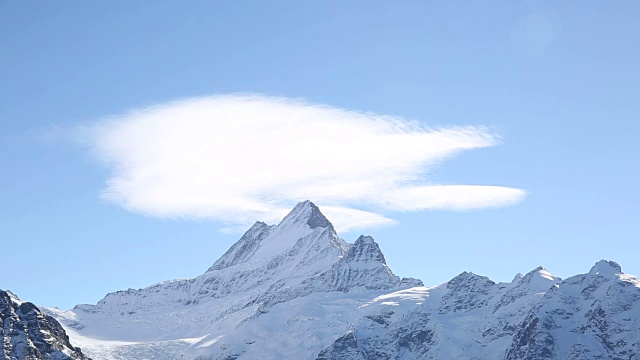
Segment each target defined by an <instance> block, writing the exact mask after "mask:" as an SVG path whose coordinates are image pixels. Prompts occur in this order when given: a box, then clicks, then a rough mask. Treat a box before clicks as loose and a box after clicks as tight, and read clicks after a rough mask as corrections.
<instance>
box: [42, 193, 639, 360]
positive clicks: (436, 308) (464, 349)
mask: <svg viewBox="0 0 640 360" xmlns="http://www.w3.org/2000/svg"><path fill="white" fill-rule="evenodd" d="M638 299H640V281H638V279H637V278H636V277H634V276H632V275H627V274H624V273H623V272H622V270H621V268H620V266H619V265H618V264H616V263H614V262H611V261H600V262H598V263H597V264H596V265H595V266H594V267H593V268H592V269H591V271H590V272H589V273H587V274H584V275H577V276H574V277H571V278H569V279H566V280H562V279H559V278H557V277H554V276H553V275H551V274H550V273H549V272H548V271H547V270H546V269H544V268H542V267H539V268H536V269H534V270H532V271H530V272H528V273H526V274H525V275H519V276H516V277H515V278H514V280H513V281H512V282H510V283H495V282H493V281H492V280H490V279H488V278H486V277H483V276H479V275H476V274H473V273H469V272H463V273H462V274H460V275H458V276H456V277H455V278H453V279H452V280H450V281H449V282H447V283H445V284H442V285H438V286H435V287H429V288H427V287H424V285H423V284H422V282H421V281H420V280H417V279H412V278H403V279H401V278H399V277H398V276H396V275H395V274H394V273H393V272H392V271H391V269H390V268H389V267H388V266H387V264H386V261H385V258H384V255H383V253H382V251H381V250H380V248H379V246H378V244H377V243H376V242H375V241H374V239H373V238H371V237H368V236H361V237H359V238H358V239H357V240H356V241H355V242H354V243H348V242H346V241H344V240H343V239H341V238H340V237H338V235H337V234H336V231H335V229H334V228H333V226H332V225H331V222H330V221H329V220H328V219H326V217H324V215H323V214H322V213H321V212H320V210H319V209H318V207H317V206H315V205H314V204H313V203H311V202H310V201H305V202H301V203H299V204H298V205H296V207H295V208H294V209H293V210H292V211H291V212H290V213H289V214H288V215H287V216H286V217H285V218H284V219H283V220H282V221H281V222H280V223H279V224H278V225H267V224H265V223H262V222H257V223H255V224H254V225H253V226H252V227H251V228H250V229H249V230H248V231H247V232H246V233H245V234H244V235H243V236H242V237H241V238H240V239H239V240H238V242H236V243H235V244H234V245H233V246H232V247H231V248H230V249H229V250H228V251H227V252H226V253H225V254H224V255H223V256H222V257H221V258H220V259H218V260H217V261H215V262H214V263H213V265H212V266H211V267H210V268H209V269H208V270H207V271H206V272H205V273H204V274H202V275H200V276H198V277H195V278H192V279H182V280H172V281H166V282H163V283H159V284H156V285H152V286H150V287H147V288H144V289H138V290H134V289H129V290H126V291H118V292H114V293H110V294H107V296H105V298H103V299H102V300H100V301H99V302H98V303H97V304H96V305H77V306H76V307H75V308H74V309H72V310H68V311H62V310H58V309H46V311H47V312H48V313H49V314H51V315H53V316H54V317H56V318H57V319H58V320H59V321H60V322H61V323H62V324H63V326H64V327H65V329H66V330H67V332H68V333H69V336H70V338H71V341H72V343H74V344H75V345H78V346H81V347H82V348H83V350H84V351H86V353H87V354H88V355H90V356H92V357H93V358H95V359H200V360H204V359H220V360H222V359H225V360H232V359H258V358H259V359H283V358H290V359H469V360H471V359H509V360H513V359H527V360H533V359H638V358H640V355H639V354H640V349H639V348H638V346H639V345H638V344H640V305H639V304H640V303H639V302H638Z"/></svg>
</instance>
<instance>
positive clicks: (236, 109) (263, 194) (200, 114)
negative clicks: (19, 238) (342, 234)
mask: <svg viewBox="0 0 640 360" xmlns="http://www.w3.org/2000/svg"><path fill="white" fill-rule="evenodd" d="M89 134H90V139H91V142H92V144H93V146H94V147H95V150H96V151H97V154H98V155H99V157H100V158H101V160H103V161H104V162H105V163H106V164H108V166H109V167H110V168H111V169H112V176H111V178H110V179H109V180H108V181H107V186H106V189H105V190H104V192H103V194H102V196H103V197H104V198H105V199H108V200H109V201H112V202H114V203H116V204H118V205H120V206H123V207H124V208H126V209H128V210H130V211H133V212H137V213H142V214H146V215H149V216H157V217H168V218H172V217H178V218H180V217H182V218H207V219H214V220H217V221H221V222H224V223H227V224H246V223H250V222H253V221H255V220H258V219H260V220H265V221H277V220H278V219H280V218H281V217H282V216H283V215H284V214H285V213H286V211H287V210H288V209H290V208H291V207H292V206H293V205H294V204H295V203H296V202H297V201H300V200H305V199H310V200H312V201H314V202H316V203H317V204H318V205H319V206H320V207H321V208H322V210H323V211H324V212H325V213H326V214H327V216H328V217H329V218H330V220H332V221H334V222H335V224H334V225H336V227H337V228H338V229H339V230H343V231H344V230H350V229H355V228H367V227H372V226H379V225H388V224H393V223H395V221H394V220H392V219H390V218H388V217H386V216H385V215H383V214H389V213H393V212H403V211H419V210H425V209H442V210H469V209H479V208H485V207H496V206H506V205H510V204H513V203H516V202H518V201H520V200H521V199H522V198H523V197H524V195H525V192H524V191H523V190H520V189H514V188H508V187H501V186H480V185H436V184H429V183H427V182H426V181H425V180H424V179H425V176H426V175H427V173H428V171H429V169H430V166H431V165H433V164H435V163H438V162H440V161H442V160H444V159H446V158H448V157H451V156H453V155H455V154H457V153H458V152H460V151H463V150H470V149H478V148H483V147H489V146H493V145H495V144H497V142H498V139H497V137H496V136H495V135H493V134H491V133H490V132H488V131H487V130H486V129H484V128H479V127H451V128H437V129H435V128H429V127H425V126H423V125H421V124H419V123H417V122H410V121H406V120H403V119H401V118H397V117H390V116H382V115H377V114H370V113H363V112H356V111H347V110H343V109H338V108H334V107H329V106H324V105H316V104H311V103H307V102H303V101H298V100H291V99H285V98H274V97H265V96H241V95H227V96H212V97H205V98H195V99H188V100H183V101H177V102H172V103H168V104H164V105H159V106H153V107H150V108H146V109H139V110H136V111H132V112H130V113H127V114H124V115H122V116H116V117H114V118H111V119H109V120H105V121H102V122H100V123H98V124H95V125H94V126H91V127H90V131H89Z"/></svg>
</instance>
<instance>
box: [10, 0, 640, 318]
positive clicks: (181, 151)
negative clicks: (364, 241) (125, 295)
mask: <svg viewBox="0 0 640 360" xmlns="http://www.w3.org/2000/svg"><path fill="white" fill-rule="evenodd" d="M487 4H488V3H487V2H480V1H446V2H444V1H440V2H436V1H401V2H382V1H362V2H359V1H351V2H348V3H345V2H342V1H315V2H299V1H289V2H280V1H270V2H266V1H255V2H246V1H215V2H214V1H189V2H175V1H172V2H169V1H154V2H142V1H138V2H134V1H109V2H102V3H97V2H84V1H64V2H60V1H58V2H35V1H1V2H0V121H1V125H2V126H1V127H0V203H1V205H0V231H1V232H0V241H1V243H0V255H1V256H0V265H1V267H2V271H1V272H0V288H2V289H10V290H12V291H14V292H15V293H16V294H18V295H19V296H20V297H22V298H23V299H25V300H29V301H33V302H35V303H37V304H39V305H43V306H58V307H60V308H70V307H72V306H73V305H75V304H77V303H95V302H96V301H98V300H99V299H100V298H102V297H103V296H104V295H105V294H106V293H107V292H111V291H116V290H121V289H126V288H130V287H131V288H139V287H145V286H148V285H151V284H153V283H156V282H159V281H163V280H168V279H173V278H185V277H193V276H196V275H199V274H200V273H202V272H204V271H205V270H206V269H207V268H208V267H209V266H210V265H211V264H212V263H213V262H214V261H215V260H216V259H217V258H218V257H219V256H220V255H221V254H223V253H224V252H225V251H226V250H227V249H228V247H229V246H230V245H231V244H233V242H235V241H236V240H237V239H238V238H239V237H240V235H241V232H242V231H241V230H240V229H244V228H245V227H247V224H250V223H251V222H253V221H256V220H267V221H269V222H272V223H273V222H274V221H275V220H274V219H277V218H278V216H281V215H282V214H283V211H286V209H287V208H290V207H292V206H293V205H294V204H295V202H296V201H301V200H305V199H309V200H312V201H314V202H315V203H316V204H318V205H319V206H320V207H321V209H323V211H325V210H326V211H325V213H326V214H327V216H328V217H329V219H330V220H331V221H333V222H334V223H336V225H337V226H338V227H339V228H340V229H342V230H343V231H341V232H340V234H341V236H342V237H343V238H344V239H345V240H347V241H350V242H352V241H354V240H355V239H356V238H357V236H358V235H359V234H361V233H364V234H369V235H372V236H374V238H375V239H376V240H377V241H378V242H379V244H380V246H381V248H382V250H383V252H384V253H385V255H386V257H387V262H388V264H389V265H390V267H391V268H392V269H393V270H394V271H395V272H396V273H397V274H399V275H401V276H413V277H417V278H420V279H422V280H423V281H424V282H425V284H426V285H436V284H439V283H442V282H445V281H447V280H449V279H450V278H452V277H454V276H455V275H457V274H458V273H460V272H462V271H465V270H466V271H473V272H475V273H478V274H482V275H486V276H489V277H490V278H492V279H493V280H495V281H510V280H511V279H512V277H513V276H514V275H515V273H517V272H527V271H529V270H532V269H533V268H535V267H536V266H539V265H543V266H545V267H546V268H547V269H549V271H550V272H551V273H553V274H554V275H557V276H561V277H567V276H571V275H574V274H577V273H583V272H586V271H588V270H589V268H590V267H591V266H592V265H593V264H594V263H595V262H596V261H597V260H600V259H602V258H606V259H611V260H615V261H617V262H619V263H620V264H621V266H622V268H623V270H624V271H625V272H628V273H632V274H636V275H640V261H638V254H639V253H640V241H639V240H640V221H639V219H640V190H639V187H638V184H640V160H639V159H640V141H639V140H638V138H639V136H640V121H639V120H640V119H639V117H640V101H638V98H640V85H639V84H640V46H638V39H640V15H639V14H640V4H639V3H638V2H636V1H617V2H604V1H581V2H577V1H566V2H551V1H518V2H514V1H500V2H498V1H497V2H492V3H491V6H488V5H487ZM455 185H464V186H455Z"/></svg>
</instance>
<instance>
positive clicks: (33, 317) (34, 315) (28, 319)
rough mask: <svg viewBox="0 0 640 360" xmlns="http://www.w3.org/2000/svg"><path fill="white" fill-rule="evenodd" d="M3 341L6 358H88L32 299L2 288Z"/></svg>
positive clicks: (32, 359) (1, 320) (74, 359)
mask: <svg viewBox="0 0 640 360" xmlns="http://www.w3.org/2000/svg"><path fill="white" fill-rule="evenodd" d="M0 324H1V325H2V327H0V340H1V341H2V353H0V355H1V356H0V357H2V359H5V360H40V359H47V360H84V359H88V358H87V357H85V356H84V355H83V354H82V352H81V351H80V349H79V348H76V347H73V346H72V345H71V344H70V343H69V337H68V336H67V334H66V333H65V331H64V329H63V328H62V326H60V324H59V323H58V322H57V321H56V320H55V319H53V318H52V317H51V316H48V315H46V314H44V313H43V312H42V311H41V310H40V309H38V308H37V307H36V306H35V305H33V304H32V303H30V302H26V301H22V300H20V299H19V298H18V297H17V296H16V295H14V294H13V293H12V292H10V291H2V290H0Z"/></svg>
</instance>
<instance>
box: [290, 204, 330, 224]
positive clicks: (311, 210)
mask: <svg viewBox="0 0 640 360" xmlns="http://www.w3.org/2000/svg"><path fill="white" fill-rule="evenodd" d="M289 221H293V222H296V223H302V222H304V223H306V224H307V226H309V227H310V228H311V229H315V228H318V227H321V228H332V229H333V225H331V222H329V220H327V218H326V217H325V216H324V215H323V214H322V212H321V211H320V209H319V208H318V207H317V206H316V204H314V203H312V202H311V201H309V200H305V201H302V202H299V203H298V204H296V206H295V207H294V208H293V210H291V212H289V214H288V215H287V216H285V217H284V219H282V222H283V223H285V222H289Z"/></svg>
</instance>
